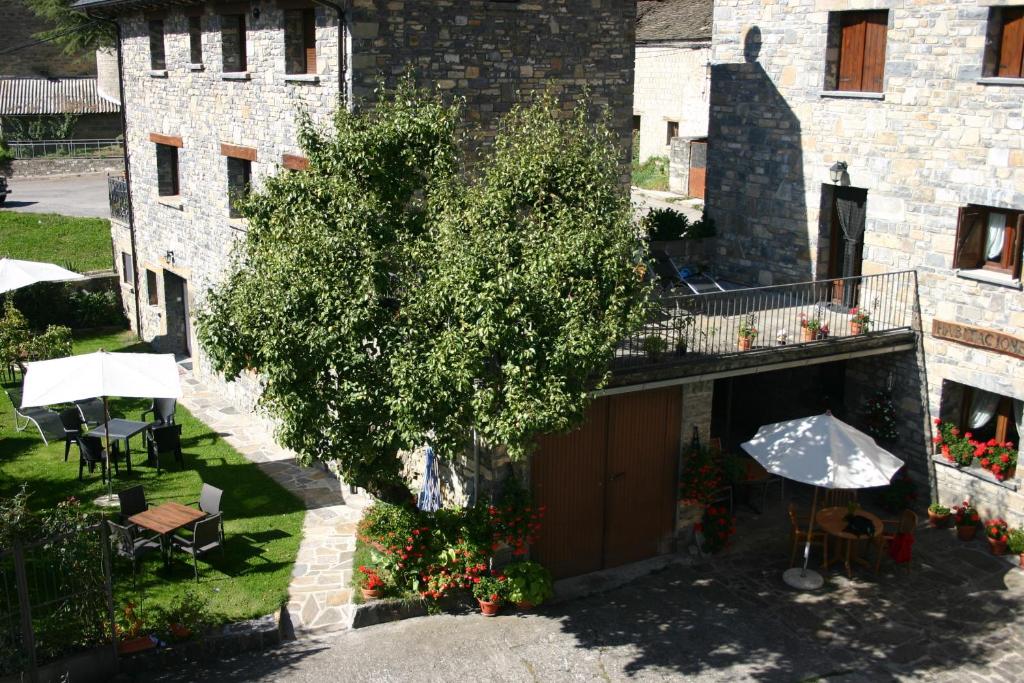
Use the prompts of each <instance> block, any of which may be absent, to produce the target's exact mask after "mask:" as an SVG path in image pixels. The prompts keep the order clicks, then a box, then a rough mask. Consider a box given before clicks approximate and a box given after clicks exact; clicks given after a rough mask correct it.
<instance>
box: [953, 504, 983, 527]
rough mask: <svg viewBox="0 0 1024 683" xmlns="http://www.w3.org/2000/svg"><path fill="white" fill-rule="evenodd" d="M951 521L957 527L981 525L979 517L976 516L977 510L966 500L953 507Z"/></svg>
mask: <svg viewBox="0 0 1024 683" xmlns="http://www.w3.org/2000/svg"><path fill="white" fill-rule="evenodd" d="M953 519H954V521H955V522H956V525H957V526H958V527H959V526H980V525H981V515H979V514H978V510H977V508H975V507H974V506H973V505H971V502H970V501H968V500H965V501H964V502H962V503H960V504H959V505H955V506H953Z"/></svg>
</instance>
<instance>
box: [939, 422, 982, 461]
mask: <svg viewBox="0 0 1024 683" xmlns="http://www.w3.org/2000/svg"><path fill="white" fill-rule="evenodd" d="M935 430H936V432H938V433H937V434H936V435H935V437H934V438H933V439H932V442H933V443H934V444H936V445H937V446H938V448H939V452H940V453H941V454H942V457H944V458H945V459H946V460H948V461H949V462H951V463H953V464H954V465H956V466H957V467H968V466H969V465H970V464H971V463H972V462H974V454H975V451H976V449H975V447H974V446H972V445H971V433H970V432H967V434H964V435H961V434H960V430H959V429H958V428H957V427H956V426H955V425H954V424H953V423H951V422H943V421H942V420H940V419H939V418H935Z"/></svg>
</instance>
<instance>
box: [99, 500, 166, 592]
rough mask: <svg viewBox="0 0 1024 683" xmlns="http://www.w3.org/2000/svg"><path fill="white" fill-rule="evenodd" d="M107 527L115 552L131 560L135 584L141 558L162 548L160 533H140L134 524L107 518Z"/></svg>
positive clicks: (133, 582)
mask: <svg viewBox="0 0 1024 683" xmlns="http://www.w3.org/2000/svg"><path fill="white" fill-rule="evenodd" d="M139 488H142V487H141V486H140V487H139ZM107 527H108V528H109V529H110V539H111V541H112V542H113V544H114V550H115V552H116V553H117V554H118V555H120V556H121V557H124V558H127V559H129V560H131V563H132V584H133V585H134V584H135V573H136V571H137V570H138V563H139V560H140V559H141V558H142V556H143V555H145V554H146V553H148V552H152V551H153V550H159V549H160V548H161V545H160V535H159V534H153V535H152V536H145V535H143V534H140V533H139V531H138V527H136V526H135V525H134V524H129V525H122V524H118V523H116V522H112V521H110V520H107Z"/></svg>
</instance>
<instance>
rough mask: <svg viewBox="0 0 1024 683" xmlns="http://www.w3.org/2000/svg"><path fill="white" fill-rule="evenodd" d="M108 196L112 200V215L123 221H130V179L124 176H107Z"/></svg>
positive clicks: (115, 218)
mask: <svg viewBox="0 0 1024 683" xmlns="http://www.w3.org/2000/svg"><path fill="white" fill-rule="evenodd" d="M107 197H108V199H109V201H110V217H111V218H113V219H114V220H117V221H121V222H122V223H127V222H128V217H129V212H130V210H131V209H130V207H129V204H128V181H127V180H126V179H125V177H124V176H114V175H112V176H107Z"/></svg>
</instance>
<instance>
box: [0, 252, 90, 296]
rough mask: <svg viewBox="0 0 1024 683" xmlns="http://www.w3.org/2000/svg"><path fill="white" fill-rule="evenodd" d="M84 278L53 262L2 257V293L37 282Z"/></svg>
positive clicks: (0, 260)
mask: <svg viewBox="0 0 1024 683" xmlns="http://www.w3.org/2000/svg"><path fill="white" fill-rule="evenodd" d="M84 279H85V276H84V275H79V274H78V273H75V272H73V271H70V270H67V269H66V268H61V267H60V266H56V265H54V264H52V263H40V262H39V261H19V260H17V259H12V258H3V259H0V293H3V292H11V291H14V290H15V289H20V288H22V287H28V286H29V285H34V284H35V283H37V282H62V281H65V280H84Z"/></svg>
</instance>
